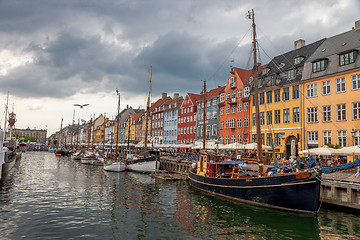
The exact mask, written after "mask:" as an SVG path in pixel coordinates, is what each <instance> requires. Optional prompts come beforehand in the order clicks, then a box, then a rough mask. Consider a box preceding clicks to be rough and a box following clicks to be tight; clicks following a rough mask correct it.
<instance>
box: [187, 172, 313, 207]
mask: <svg viewBox="0 0 360 240" xmlns="http://www.w3.org/2000/svg"><path fill="white" fill-rule="evenodd" d="M188 178H189V180H190V183H191V185H192V186H194V187H196V188H198V189H200V190H202V191H206V192H208V193H211V194H215V195H219V196H222V197H226V198H230V199H233V200H236V201H240V202H245V203H248V204H252V205H258V206H264V207H269V208H277V209H282V210H286V211H293V212H304V213H313V214H316V213H317V212H318V210H319V204H320V203H319V197H320V181H319V180H318V179H317V178H313V179H310V178H303V179H297V177H296V174H289V175H279V176H269V177H261V178H241V179H231V178H211V177H205V176H201V175H198V174H195V173H192V172H189V176H188Z"/></svg>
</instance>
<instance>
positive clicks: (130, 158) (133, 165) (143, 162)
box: [126, 150, 160, 173]
mask: <svg viewBox="0 0 360 240" xmlns="http://www.w3.org/2000/svg"><path fill="white" fill-rule="evenodd" d="M158 156H159V151H155V150H146V151H144V152H141V153H140V154H138V155H136V156H135V155H133V154H128V155H127V158H126V169H127V170H128V171H132V172H140V173H152V172H154V171H155V169H156V170H158V169H159V166H160V163H159V162H158V161H157V158H158Z"/></svg>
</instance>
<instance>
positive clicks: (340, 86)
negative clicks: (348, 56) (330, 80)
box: [336, 77, 345, 93]
mask: <svg viewBox="0 0 360 240" xmlns="http://www.w3.org/2000/svg"><path fill="white" fill-rule="evenodd" d="M336 92H337V93H341V92H345V78H344V77H342V78H337V79H336Z"/></svg>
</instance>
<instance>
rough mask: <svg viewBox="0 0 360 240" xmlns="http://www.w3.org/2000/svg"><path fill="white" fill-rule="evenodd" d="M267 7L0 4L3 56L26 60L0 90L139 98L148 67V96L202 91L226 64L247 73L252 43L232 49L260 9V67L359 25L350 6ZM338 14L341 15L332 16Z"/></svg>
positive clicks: (222, 79) (223, 76)
mask: <svg viewBox="0 0 360 240" xmlns="http://www.w3.org/2000/svg"><path fill="white" fill-rule="evenodd" d="M269 4H270V3H269V1H265V0H264V1H258V2H256V3H253V5H252V6H250V5H248V3H247V1H226V2H225V3H223V2H221V1H219V2H218V1H196V2H195V1H167V0H166V1H165V0H157V1H137V0H132V1H110V0H109V1H108V0H103V1H98V0H97V1H95V0H88V1H80V0H78V1H44V0H33V1H25V0H23V1H21V0H18V1H17V0H14V1H0V29H1V32H0V34H1V38H0V57H1V49H2V50H8V51H12V52H14V53H15V52H16V53H17V54H18V55H21V54H24V55H26V56H27V57H29V56H31V57H29V58H31V59H29V60H28V61H26V63H23V64H19V65H16V66H15V67H13V68H10V69H9V70H8V71H7V72H8V73H7V75H4V76H2V75H0V83H1V89H0V91H6V89H10V90H12V92H13V93H14V94H16V95H18V96H20V97H46V96H47V97H53V98H66V97H69V96H72V95H74V94H76V93H77V92H79V91H81V92H83V93H92V92H109V91H113V90H114V89H115V88H119V89H120V90H121V91H122V92H127V93H128V95H132V94H140V93H141V94H143V93H145V92H146V89H147V81H148V79H149V67H150V65H152V66H153V79H154V81H153V86H154V87H153V92H154V94H159V93H160V92H199V91H200V89H201V80H202V79H207V80H208V82H209V85H210V87H216V86H217V85H224V84H225V83H226V80H227V78H228V76H229V69H230V60H232V59H234V64H233V66H237V67H242V68H248V67H250V66H248V61H249V44H244V42H246V41H249V38H245V39H244V41H243V42H242V44H241V46H240V47H236V45H237V44H238V41H239V39H241V38H242V36H243V35H244V34H245V33H246V31H247V29H248V28H249V27H250V22H249V20H248V19H246V17H245V16H246V11H247V10H250V9H251V8H255V10H256V18H257V24H258V26H260V27H259V32H258V35H259V40H260V43H261V44H263V45H262V46H263V47H264V50H265V51H264V54H263V57H262V60H263V62H262V63H263V64H264V63H267V62H268V61H270V59H271V57H274V56H276V55H278V54H280V53H282V52H286V51H289V50H291V48H292V44H293V41H295V40H297V39H299V38H304V39H305V40H306V41H307V43H311V42H314V41H316V40H318V39H320V38H323V37H328V36H329V34H334V28H335V27H336V28H339V29H340V30H339V31H335V33H339V32H341V31H345V30H346V29H345V30H344V29H343V26H344V23H349V27H347V28H350V26H351V25H350V24H352V22H353V21H354V20H357V19H352V17H351V16H353V15H354V14H355V15H356V12H357V11H356V9H357V10H358V9H359V5H358V3H357V2H356V1H352V0H348V1H347V0H344V1H342V2H339V1H328V0H323V1H317V2H316V3H314V2H313V1H310V0H304V1H302V2H301V4H297V5H295V4H294V3H293V2H292V1H276V2H273V1H272V2H271V5H269ZM347 4H350V5H352V7H348V6H347ZM312 6H313V7H312ZM343 6H344V9H345V10H347V11H348V14H346V16H343V14H341V11H337V10H338V9H339V8H341V7H343ZM320 7H321V9H320ZM354 9H355V10H354ZM323 11H328V12H329V16H328V18H329V19H327V18H326V16H325V17H321V12H323ZM319 26H320V27H319ZM346 26H347V25H346ZM315 27H316V28H317V30H314V29H315ZM268 49H275V50H272V51H270V50H268ZM266 55H269V56H266ZM0 64H1V63H0ZM0 67H1V65H0ZM0 71H1V68H0Z"/></svg>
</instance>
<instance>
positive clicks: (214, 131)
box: [211, 124, 218, 136]
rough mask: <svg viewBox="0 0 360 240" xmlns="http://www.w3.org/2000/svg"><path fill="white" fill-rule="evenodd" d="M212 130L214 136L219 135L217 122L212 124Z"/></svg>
mask: <svg viewBox="0 0 360 240" xmlns="http://www.w3.org/2000/svg"><path fill="white" fill-rule="evenodd" d="M211 132H212V135H213V136H217V134H218V133H217V126H216V124H213V125H212V129H211Z"/></svg>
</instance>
